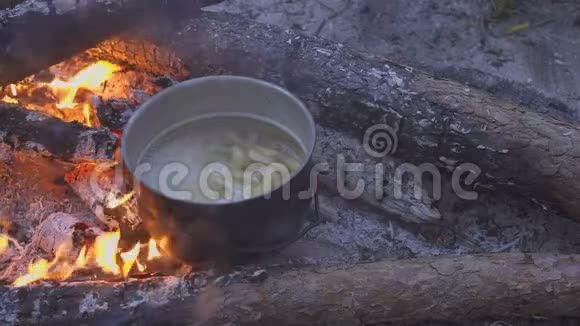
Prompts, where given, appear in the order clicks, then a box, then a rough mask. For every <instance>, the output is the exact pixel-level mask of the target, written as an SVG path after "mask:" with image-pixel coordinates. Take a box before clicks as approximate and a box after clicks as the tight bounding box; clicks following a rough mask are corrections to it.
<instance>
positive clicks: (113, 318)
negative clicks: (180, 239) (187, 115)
mask: <svg viewBox="0 0 580 326" xmlns="http://www.w3.org/2000/svg"><path fill="white" fill-rule="evenodd" d="M65 2H66V4H70V1H58V0H55V1H52V2H51V6H53V7H54V6H56V7H54V8H52V9H50V10H48V9H47V10H42V8H44V7H38V6H40V3H41V2H40V1H35V0H30V1H24V2H23V3H25V4H26V5H30V4H31V3H34V4H36V6H32V7H27V6H24V5H23V6H19V7H18V8H16V9H15V10H14V11H10V12H9V14H7V15H4V16H1V17H0V18H2V19H6V20H8V21H10V20H11V19H14V20H16V21H19V20H20V19H22V20H23V21H26V22H28V21H29V19H32V20H33V21H34V19H38V16H41V17H43V18H46V17H52V18H54V20H51V22H55V26H53V27H54V29H55V31H51V32H52V34H51V35H52V36H53V38H51V39H50V42H48V43H47V42H40V40H38V37H37V34H39V29H38V27H37V26H39V25H40V26H46V25H47V24H46V23H45V22H44V21H41V24H38V25H33V26H35V27H34V28H30V29H29V31H28V29H26V28H25V30H27V31H28V34H26V35H24V36H22V34H21V33H19V32H20V30H19V28H21V27H19V26H22V24H7V25H6V26H7V27H6V29H4V28H5V27H4V25H3V26H2V28H1V29H0V33H3V34H2V37H5V38H6V39H8V40H12V42H10V43H7V44H5V45H2V44H0V46H3V50H4V51H0V57H2V58H3V60H0V72H2V74H0V80H1V82H2V85H1V86H2V87H1V88H0V180H1V181H2V182H3V192H2V193H1V195H0V278H1V280H2V282H1V286H0V323H1V324H7V325H11V324H54V323H73V324H74V323H85V322H86V323H93V322H94V323H102V324H140V323H142V324H147V323H154V324H155V323H158V324H167V323H169V324H171V323H175V324H182V323H186V324H189V323H191V324H196V323H205V322H208V321H209V324H232V325H238V324H240V325H243V324H279V325H285V324H293V325H328V324H333V325H335V324H336V325H342V324H347V325H351V324H357V325H359V324H360V325H379V324H383V323H385V324H397V325H398V324H409V325H412V324H414V323H422V322H430V321H432V320H437V321H457V322H460V323H465V324H467V323H471V322H472V321H473V322H475V323H476V324H480V323H479V322H480V321H483V322H484V323H483V324H485V325H488V324H491V323H492V322H496V321H498V320H502V321H503V320H507V321H510V322H512V321H513V323H514V324H517V323H519V321H520V320H521V319H522V318H523V319H526V320H527V319H531V320H533V322H542V321H544V320H547V323H550V322H552V321H556V320H559V318H561V317H564V318H567V317H573V318H580V306H579V301H578V292H579V291H580V286H579V284H580V273H579V269H578V265H579V262H580V257H578V255H577V253H578V252H580V243H579V242H578V234H580V224H579V223H578V216H577V212H578V209H579V208H580V200H579V199H578V193H580V182H579V181H578V178H577V177H578V168H577V167H578V166H579V164H578V158H579V157H580V156H579V155H580V154H579V153H580V152H579V150H578V146H577V145H578V144H580V138H579V135H580V132H579V129H578V127H577V126H576V125H574V124H573V123H571V122H569V121H559V120H556V119H553V118H551V117H546V116H545V115H544V114H543V113H538V112H535V111H532V110H531V109H529V108H526V107H523V106H521V105H518V104H514V103H510V102H507V101H505V100H502V99H499V98H497V97H495V96H493V95H490V94H488V93H486V92H483V91H480V90H477V89H474V88H471V87H468V86H466V85H463V84H460V83H457V82H453V81H449V80H441V79H437V78H433V77H431V76H430V75H428V74H426V73H423V72H421V71H420V70H418V69H413V68H411V67H407V66H405V65H402V64H398V63H395V62H391V61H389V60H387V59H385V58H382V57H380V56H378V55H371V54H366V53H358V52H356V51H354V50H350V49H348V48H347V47H346V46H343V45H342V44H335V43H332V42H330V41H326V40H323V39H320V38H311V37H307V36H304V35H301V34H298V33H296V32H294V31H290V30H281V29H278V28H276V27H272V26H266V25H260V24H257V23H255V22H251V21H246V20H244V19H242V18H240V17H236V16H230V15H225V14H213V13H203V14H201V13H199V12H197V13H196V14H192V13H186V12H185V11H184V12H183V13H181V14H182V16H188V15H190V16H191V17H189V16H188V17H186V18H187V19H184V20H180V21H177V20H176V21H173V20H163V19H159V20H155V19H153V18H152V17H149V16H146V18H147V19H145V21H146V24H144V26H147V27H146V28H145V27H143V28H137V29H128V26H127V25H130V24H128V23H129V22H130V23H133V21H129V19H128V17H129V16H133V15H132V14H135V16H139V15H138V14H136V13H139V14H143V12H144V11H143V10H142V9H143V6H149V5H151V3H150V1H146V2H143V1H136V0H128V1H122V2H114V1H113V2H109V1H107V2H105V1H95V2H94V3H93V2H92V1H89V2H88V3H91V5H89V6H90V8H89V9H87V8H84V7H83V8H82V9H83V10H80V9H78V11H77V9H76V8H77V6H80V7H82V6H84V5H85V2H78V4H76V5H72V7H74V8H72V7H71V8H72V9H71V8H69V7H66V6H65V7H62V8H61V7H60V6H61V5H63V3H65ZM151 2H153V3H155V6H154V7H153V8H149V7H147V8H149V9H152V10H150V11H146V14H147V15H148V14H151V12H155V13H158V12H163V11H162V10H159V8H166V6H168V7H172V6H174V5H175V4H176V3H179V4H186V3H187V4H190V3H191V1H185V0H183V1H181V0H179V1H178V0H176V1H175V2H173V1H160V2H157V1H151ZM195 2H196V3H197V1H195ZM202 2H204V3H207V2H211V1H202ZM42 3H43V4H44V2H42ZM105 3H106V4H105ZM144 3H146V4H144ZM38 8H40V9H38ZM67 8H68V9H67ZM85 9H87V10H85ZM29 10H30V11H32V14H31V15H27V14H22V13H23V12H24V13H27V12H28V11H29ZM37 10H40V12H41V13H42V14H41V15H39V12H37ZM172 10H175V8H172ZM45 11H46V13H45ZM177 11H180V10H179V9H178V10H177ZM127 13H130V14H127ZM45 15H46V16H45ZM53 16H54V17H53ZM95 21H98V22H99V26H103V29H104V31H103V32H102V33H97V32H95V33H96V34H98V35H93V34H90V35H85V32H84V31H88V30H90V31H92V29H90V28H89V27H92V26H95ZM61 22H65V23H67V24H68V25H66V24H65V25H66V26H69V25H71V26H74V28H72V29H73V32H74V31H76V34H75V33H73V34H74V35H77V34H78V33H80V32H79V31H81V30H82V31H83V33H81V34H82V35H83V37H84V38H82V37H80V38H75V37H71V36H70V34H65V33H62V26H61V25H59V24H60V23H61ZM108 22H111V24H108ZM153 22H158V24H153ZM63 24H64V23H63ZM75 24H82V26H77V25H75ZM49 25H50V24H49ZM108 27H110V28H108ZM68 30H69V31H70V29H68ZM77 30H78V31H77ZM8 32H13V34H9V33H8ZM62 35H67V36H66V37H65V38H63V37H62ZM0 39H3V38H0ZM43 39H44V38H43ZM22 40H24V41H22ZM80 40H82V41H83V42H81V41H80ZM56 44H58V45H59V46H56ZM60 45H62V46H60ZM87 49H88V50H87ZM63 59H64V60H63ZM58 62H60V63H58ZM55 63H57V64H55ZM208 75H241V76H249V77H254V78H259V79H262V80H265V81H268V82H270V83H274V84H277V85H279V86H281V87H283V88H286V89H288V90H289V91H290V92H292V93H293V94H294V95H296V96H297V97H298V98H299V99H300V100H301V101H302V102H304V103H305V104H306V105H307V106H308V109H309V111H308V112H310V113H311V114H312V116H313V117H314V120H315V124H316V133H317V144H316V146H315V149H314V153H313V155H312V161H313V163H316V164H317V166H318V167H320V168H321V170H323V171H322V172H321V173H320V174H319V175H318V176H319V181H320V182H319V185H318V193H319V195H320V197H319V199H320V201H319V203H318V202H316V203H317V205H312V206H313V207H316V208H317V209H318V208H319V213H320V216H321V217H322V220H323V221H324V222H325V223H323V224H316V223H311V222H313V220H307V221H305V223H304V225H303V228H302V229H300V230H298V231H300V233H299V234H300V235H301V236H302V237H301V238H300V239H299V240H297V241H296V242H294V243H292V244H289V243H283V245H284V246H280V247H279V248H275V249H276V250H272V251H271V252H269V253H261V254H260V255H255V256H254V255H251V257H249V258H248V259H247V260H245V261H243V263H242V264H237V262H233V263H232V262H231V261H229V260H228V261H220V260H219V259H216V260H215V261H211V262H200V263H199V265H195V264H190V265H188V264H184V263H183V262H181V261H179V260H178V259H176V257H173V255H172V254H171V251H170V249H172V246H173V245H174V244H175V242H174V241H172V239H169V238H164V237H160V236H157V235H153V236H152V235H151V234H149V233H148V232H147V230H146V229H145V227H144V226H143V223H142V220H141V216H140V214H139V212H138V208H137V207H138V205H137V203H138V198H139V197H138V192H139V191H137V189H132V188H131V186H130V185H128V184H127V183H126V182H125V181H124V180H123V174H124V171H123V169H122V168H121V165H122V164H121V160H122V159H123V158H121V157H120V154H119V146H120V144H119V139H120V137H121V136H122V135H123V134H122V132H123V129H124V126H125V124H126V123H127V121H128V120H129V118H130V117H131V116H132V115H133V114H134V113H135V112H139V111H138V110H139V107H140V106H141V105H142V104H143V103H145V102H146V101H147V100H148V99H149V98H150V97H151V96H153V95H154V94H156V93H158V92H160V91H161V90H163V89H165V88H167V87H170V86H172V85H174V84H175V83H178V82H180V81H184V80H186V79H191V78H196V77H201V76H208ZM150 103H151V102H150ZM168 110H169V109H168ZM141 112H143V111H141ZM377 126H378V127H384V128H383V129H384V130H385V131H388V135H387V136H390V137H391V140H390V142H389V141H384V142H381V141H378V142H375V141H374V139H375V137H374V134H373V135H370V136H369V135H367V132H368V130H371V131H373V130H375V127H377ZM125 136H126V135H125ZM367 136H369V137H367ZM369 139H371V140H372V141H371V144H370V145H373V144H374V145H376V144H379V145H380V144H381V143H383V144H391V145H392V146H391V148H388V150H386V151H385V153H386V154H385V155H384V156H383V155H377V153H378V154H382V153H379V152H380V151H379V152H376V151H375V152H372V151H371V153H372V154H374V155H370V154H369V143H367V142H365V140H369ZM318 163H320V164H318ZM340 163H346V164H347V166H349V167H362V168H361V169H358V168H355V170H356V171H355V172H353V173H351V174H348V173H346V172H344V171H341V170H340V169H339V165H340ZM351 163H352V164H356V165H348V164H351ZM466 166H467V167H473V169H471V170H470V169H468V168H465V167H466ZM409 167H411V168H413V167H416V168H417V169H419V170H420V171H422V172H421V173H423V175H420V173H419V177H416V175H413V172H414V171H416V170H417V169H415V170H413V169H411V172H409V171H408V170H409ZM424 167H428V169H423V170H427V172H425V171H423V170H421V169H422V168H424ZM475 167H476V168H477V169H479V170H481V173H480V175H479V176H478V177H477V178H471V176H472V175H473V174H471V172H472V170H477V169H476V168H475ZM405 168H407V172H408V173H407V172H405V173H400V172H401V171H402V170H404V169H405ZM468 172H469V173H468ZM428 173H433V174H434V177H431V176H429V175H428ZM437 173H438V174H437ZM401 174H403V176H401ZM413 177H415V180H413ZM420 178H421V180H422V181H423V182H414V181H416V180H418V179H420ZM317 181H318V180H317ZM437 182H439V184H437ZM362 185H365V186H366V187H361V186H362ZM436 186H440V188H439V189H437V188H436ZM458 186H459V187H460V188H461V189H462V190H465V191H466V192H468V193H469V194H474V193H475V194H476V196H475V198H471V199H469V200H466V199H464V198H461V197H460V196H459V195H458V194H457V192H454V191H455V190H456V189H457V187H458ZM358 189H361V191H360V193H357V194H356V195H357V196H345V191H346V192H347V194H348V195H352V194H353V193H355V192H357V191H358ZM435 194H438V195H440V196H439V197H438V198H435V197H437V196H435ZM159 217H160V219H161V218H163V217H162V216H159ZM163 221H165V220H163ZM240 225H243V226H245V227H248V226H252V225H248V223H246V222H245V221H240ZM194 231H196V232H197V233H194V232H192V234H196V235H200V236H205V237H206V238H208V239H209V240H211V239H213V237H214V235H213V234H208V233H207V232H206V230H205V229H204V228H203V225H202V226H200V227H198V228H197V229H195V230H194ZM226 258H229V257H226ZM546 325H549V324H546Z"/></svg>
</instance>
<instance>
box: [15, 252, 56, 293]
mask: <svg viewBox="0 0 580 326" xmlns="http://www.w3.org/2000/svg"><path fill="white" fill-rule="evenodd" d="M49 268H50V264H49V263H48V261H47V260H46V259H41V260H39V261H37V262H36V263H34V264H32V265H30V266H28V274H26V275H23V276H20V277H19V278H17V279H16V280H15V281H14V283H12V286H14V287H21V286H25V285H27V284H30V283H32V282H34V281H39V280H42V279H43V278H44V277H45V276H46V275H47V274H48V269H49Z"/></svg>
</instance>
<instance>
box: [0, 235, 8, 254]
mask: <svg viewBox="0 0 580 326" xmlns="http://www.w3.org/2000/svg"><path fill="white" fill-rule="evenodd" d="M6 249H8V237H7V236H5V235H3V234H0V255H2V254H3V253H4V252H5V251H6Z"/></svg>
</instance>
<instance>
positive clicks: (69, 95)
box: [49, 61, 121, 109]
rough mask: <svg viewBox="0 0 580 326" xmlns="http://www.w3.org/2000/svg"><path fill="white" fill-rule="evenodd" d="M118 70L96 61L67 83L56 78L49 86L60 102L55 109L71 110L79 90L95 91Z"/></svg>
mask: <svg viewBox="0 0 580 326" xmlns="http://www.w3.org/2000/svg"><path fill="white" fill-rule="evenodd" d="M120 69H121V68H120V67H119V66H117V65H115V64H113V63H110V62H108V61H97V62H96V63H93V64H92V65H90V66H88V67H86V68H85V69H83V70H81V71H80V72H79V73H78V74H76V75H75V76H74V77H73V78H72V79H71V80H69V81H62V80H60V79H58V78H57V79H55V80H53V81H52V82H51V83H50V84H49V85H50V86H51V87H52V88H53V89H54V90H55V91H56V93H57V94H55V95H56V96H57V97H58V98H59V100H60V102H59V103H57V104H56V107H57V108H59V109H73V108H74V107H75V105H76V103H75V97H76V95H77V92H78V90H79V89H81V88H84V89H88V90H91V91H94V90H97V89H98V88H99V87H100V86H101V84H102V83H104V82H105V81H107V80H108V79H109V78H111V76H112V75H113V73H114V72H116V71H119V70H120Z"/></svg>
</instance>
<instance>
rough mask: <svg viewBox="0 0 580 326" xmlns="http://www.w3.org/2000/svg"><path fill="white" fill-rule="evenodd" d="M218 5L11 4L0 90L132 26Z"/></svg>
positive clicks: (198, 1) (133, 0) (207, 1)
mask: <svg viewBox="0 0 580 326" xmlns="http://www.w3.org/2000/svg"><path fill="white" fill-rule="evenodd" d="M218 2H220V0H194V1H191V0H172V1H161V0H146V1H142V0H128V1H105V0H88V1H68V0H53V1H42V0H20V1H18V0H15V1H10V3H8V4H5V5H4V4H3V5H2V6H1V7H2V8H3V7H8V9H4V10H0V43H1V45H0V84H2V85H6V84H9V83H12V82H16V81H19V80H21V79H23V78H24V77H26V76H28V75H31V74H33V73H36V72H38V71H39V70H42V69H43V68H46V67H48V66H51V65H53V64H56V63H58V62H60V61H62V60H64V59H66V58H67V57H69V56H71V55H73V54H75V53H78V52H81V51H83V50H85V49H87V48H89V47H91V46H94V45H95V44H97V43H98V42H100V41H102V40H105V39H107V38H109V37H111V36H112V35H115V34H117V33H119V32H122V31H123V30H126V29H127V28H129V27H132V26H135V25H137V24H150V22H151V21H154V20H167V21H174V20H176V19H178V18H180V17H183V16H184V15H187V16H191V15H192V14H193V13H195V12H196V11H198V10H199V8H201V7H204V6H207V5H211V4H215V3H218Z"/></svg>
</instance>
